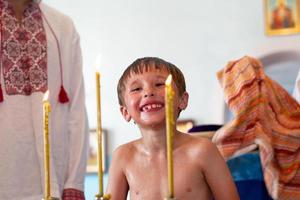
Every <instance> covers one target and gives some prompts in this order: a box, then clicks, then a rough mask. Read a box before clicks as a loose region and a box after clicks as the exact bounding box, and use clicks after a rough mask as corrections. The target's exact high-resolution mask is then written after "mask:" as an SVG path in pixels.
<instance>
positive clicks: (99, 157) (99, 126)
mask: <svg viewBox="0 0 300 200" xmlns="http://www.w3.org/2000/svg"><path fill="white" fill-rule="evenodd" d="M96 95H97V135H98V155H97V161H98V181H99V194H98V196H100V197H102V196H103V166H102V165H103V161H102V148H103V147H102V139H103V138H102V122H101V96H100V73H99V72H96Z"/></svg>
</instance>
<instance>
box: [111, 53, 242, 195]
mask: <svg viewBox="0 0 300 200" xmlns="http://www.w3.org/2000/svg"><path fill="white" fill-rule="evenodd" d="M169 74H172V77H173V83H172V84H173V88H174V91H175V96H174V114H175V116H179V113H180V112H181V111H182V110H184V109H185V108H186V107H187V104H188V97H189V96H188V93H187V92H186V88H185V80H184V76H183V74H182V72H181V71H180V70H179V69H178V68H177V67H176V66H175V65H173V64H171V63H169V62H166V61H164V60H162V59H159V58H153V57H146V58H140V59H137V60H136V61H135V62H133V63H132V64H131V65H130V66H129V67H128V68H127V69H126V70H125V72H124V73H123V75H122V77H121V78H120V80H119V84H118V97H119V104H120V111H121V113H122V115H123V117H124V119H125V120H126V121H127V122H129V121H131V120H133V121H134V123H136V125H137V126H138V128H139V130H140V132H141V135H142V137H141V138H140V139H138V140H135V141H132V142H129V143H127V144H124V145H121V146H120V147H118V148H117V149H116V150H115V152H114V155H113V159H112V163H111V167H110V171H109V183H108V188H107V194H110V195H111V197H112V198H111V199H112V200H125V199H126V197H127V193H128V191H129V193H130V199H131V200H163V199H164V198H165V197H167V192H168V183H167V158H166V124H165V103H164V97H165V80H166V78H167V76H168V75H169ZM173 162H174V194H175V198H176V200H198V199H199V200H211V199H212V197H214V198H215V200H236V199H239V197H238V194H237V191H236V187H235V185H234V182H233V180H232V177H231V175H230V172H229V170H228V167H227V165H226V163H225V161H224V159H223V157H222V156H221V155H220V153H219V152H218V149H217V148H216V146H215V145H214V144H212V142H211V141H210V140H209V139H205V138H197V137H194V136H191V135H188V134H186V133H181V132H179V131H175V133H174V149H173Z"/></svg>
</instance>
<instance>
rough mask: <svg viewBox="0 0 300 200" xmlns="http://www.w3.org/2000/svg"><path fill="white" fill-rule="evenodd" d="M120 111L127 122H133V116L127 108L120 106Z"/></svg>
mask: <svg viewBox="0 0 300 200" xmlns="http://www.w3.org/2000/svg"><path fill="white" fill-rule="evenodd" d="M120 111H121V114H122V115H123V117H124V119H125V120H126V121H127V122H130V120H131V116H130V114H129V112H128V110H127V108H126V107H125V106H120Z"/></svg>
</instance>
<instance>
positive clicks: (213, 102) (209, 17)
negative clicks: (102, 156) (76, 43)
mask: <svg viewBox="0 0 300 200" xmlns="http://www.w3.org/2000/svg"><path fill="white" fill-rule="evenodd" d="M43 2H44V3H46V4H48V5H50V6H51V7H54V8H56V9H57V10H59V11H61V12H63V13H65V14H66V15H68V16H70V17H71V18H72V19H73V21H74V23H75V26H76V28H77V30H78V32H79V34H80V36H81V46H82V54H83V64H84V68H83V71H84V78H85V88H86V107H87V110H88V117H89V125H90V128H91V129H93V128H96V96H95V70H96V69H98V70H99V71H100V73H101V96H102V97H101V98H102V99H101V100H102V123H103V127H104V128H105V130H106V132H105V133H106V139H107V140H106V141H107V143H106V147H107V148H106V155H107V157H108V160H109V158H110V156H111V154H112V152H113V150H114V149H115V148H116V147H117V146H119V145H120V144H123V143H126V142H128V141H131V140H133V139H136V138H138V137H140V135H139V131H138V129H137V127H136V126H135V125H134V124H133V123H126V122H125V121H124V120H123V118H122V116H121V114H120V112H119V105H118V101H117V92H116V85H117V82H118V79H119V77H120V76H121V74H122V72H123V71H124V69H125V68H126V67H127V66H128V65H129V64H131V63H132V62H133V61H134V60H135V59H137V58H139V57H145V56H157V57H160V58H163V59H165V60H167V61H170V62H172V63H174V64H175V65H176V66H178V67H179V68H180V69H181V70H182V71H183V73H184V75H185V78H186V82H187V90H188V92H189V94H190V101H189V106H188V109H186V110H185V111H184V112H183V113H182V114H181V116H180V119H181V120H183V121H184V120H188V121H193V122H194V124H224V123H225V122H226V121H228V120H230V117H231V114H230V112H229V111H228V109H227V108H226V106H225V103H224V99H223V94H222V90H221V88H220V86H219V83H218V80H217V78H216V72H217V71H219V70H221V69H222V68H223V67H225V65H226V64H227V62H228V61H230V60H236V59H239V58H241V57H242V56H244V55H249V56H254V57H256V58H259V59H261V61H262V62H263V64H264V65H265V70H266V73H267V74H268V75H270V76H271V77H272V78H273V79H275V80H277V81H278V82H279V83H280V84H281V85H282V86H283V87H285V88H286V89H287V90H288V91H289V92H292V90H293V87H294V83H295V80H296V76H297V73H298V71H299V69H300V45H299V42H300V35H299V34H297V33H296V34H295V33H294V32H293V31H290V33H293V34H289V32H285V35H280V33H279V35H278V32H277V31H275V32H273V34H272V31H271V32H270V30H269V35H267V34H266V30H267V29H270V26H268V24H266V22H267V21H266V18H265V17H266V16H268V9H270V10H272V7H271V8H270V7H269V8H268V9H266V4H265V3H266V2H269V6H273V7H274V6H276V0H273V1H266V0H265V1H264V0H251V1H240V0H227V1H223V0H209V1H204V0H187V1H179V0H151V1H149V0H122V1H104V0H88V1H82V0H64V1H61V0H43ZM292 2H293V1H290V0H288V1H286V3H287V4H291V3H292ZM298 6H299V5H298ZM297 9H298V10H299V8H297ZM269 23H270V22H269ZM270 33H271V35H270ZM108 163H109V162H107V164H108ZM106 179H107V175H106V176H105V184H104V185H106ZM97 184H98V183H97V179H96V174H93V173H88V174H87V182H86V186H88V187H87V190H86V195H87V196H86V198H87V199H93V195H95V194H96V193H97V191H96V188H97Z"/></svg>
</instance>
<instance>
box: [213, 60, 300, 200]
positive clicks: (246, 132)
mask: <svg viewBox="0 0 300 200" xmlns="http://www.w3.org/2000/svg"><path fill="white" fill-rule="evenodd" d="M282 75H283V76H284V74H282ZM218 79H219V81H220V83H221V86H222V88H223V91H224V95H225V100H226V103H227V104H228V107H229V109H230V110H231V111H232V112H233V113H234V119H233V120H232V121H231V122H230V123H228V124H226V125H225V126H224V127H222V128H221V129H219V131H217V133H216V134H215V135H214V137H213V142H215V143H216V144H217V146H218V148H219V150H220V152H221V153H222V155H223V156H224V157H225V158H229V157H232V156H235V155H237V154H239V153H241V152H243V153H245V152H248V151H250V150H251V149H253V148H252V147H253V145H257V146H258V147H259V152H260V159H261V164H262V168H263V174H264V180H265V183H266V187H267V189H268V191H269V194H270V195H271V196H272V198H274V199H282V200H283V199H284V200H296V199H297V200H299V199H300V105H299V104H298V103H297V101H296V100H295V99H293V98H292V97H291V96H290V95H289V94H288V93H287V92H286V91H285V90H284V89H283V88H282V87H281V86H280V85H279V84H277V83H276V82H275V81H273V80H271V79H270V78H269V77H268V76H266V75H265V73H264V71H263V66H262V64H261V63H260V62H259V61H258V60H256V59H254V58H251V57H247V56H245V57H243V58H241V59H240V60H238V61H234V62H229V63H228V64H227V66H226V67H225V68H224V69H223V70H221V71H219V72H218Z"/></svg>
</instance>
